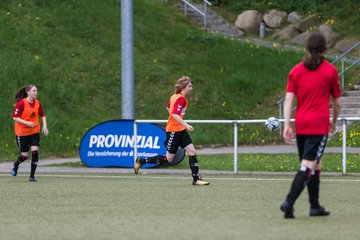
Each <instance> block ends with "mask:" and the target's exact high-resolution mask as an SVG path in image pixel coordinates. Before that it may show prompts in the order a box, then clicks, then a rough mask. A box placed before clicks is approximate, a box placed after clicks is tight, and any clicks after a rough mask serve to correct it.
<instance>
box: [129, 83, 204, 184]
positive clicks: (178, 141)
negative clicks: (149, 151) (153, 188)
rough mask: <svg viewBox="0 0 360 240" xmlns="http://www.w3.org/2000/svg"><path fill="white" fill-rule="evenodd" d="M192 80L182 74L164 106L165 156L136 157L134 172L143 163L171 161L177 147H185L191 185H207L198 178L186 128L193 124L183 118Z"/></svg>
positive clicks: (193, 148)
mask: <svg viewBox="0 0 360 240" xmlns="http://www.w3.org/2000/svg"><path fill="white" fill-rule="evenodd" d="M192 84H193V81H192V80H191V78H189V77H186V76H183V77H181V78H180V79H179V80H178V81H177V83H176V84H175V93H174V94H173V95H172V96H171V97H170V100H169V102H168V104H167V106H166V109H167V110H168V112H169V118H168V121H167V124H166V140H165V145H166V156H162V155H157V156H153V157H150V158H137V159H136V163H135V166H134V172H135V174H138V172H139V169H140V168H141V166H142V165H143V164H145V163H152V164H164V163H166V162H171V161H172V160H173V159H174V157H175V154H176V152H177V150H178V148H179V147H182V148H184V149H185V151H186V152H187V154H188V155H189V165H190V169H191V173H192V177H193V185H196V186H202V185H209V184H210V183H209V182H206V181H204V180H202V179H200V178H199V164H198V160H197V158H196V150H195V147H194V145H193V143H192V140H191V138H190V136H189V134H188V133H187V131H186V130H189V131H190V132H192V131H194V128H193V126H191V125H190V124H188V123H187V122H186V121H185V120H184V119H183V118H184V116H185V112H186V109H187V107H188V100H187V99H186V95H188V94H189V93H190V92H191V91H192Z"/></svg>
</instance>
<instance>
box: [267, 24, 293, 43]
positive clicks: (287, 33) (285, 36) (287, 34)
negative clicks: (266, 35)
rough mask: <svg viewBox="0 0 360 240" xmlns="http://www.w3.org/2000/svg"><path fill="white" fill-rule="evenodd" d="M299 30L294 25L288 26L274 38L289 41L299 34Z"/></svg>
mask: <svg viewBox="0 0 360 240" xmlns="http://www.w3.org/2000/svg"><path fill="white" fill-rule="evenodd" d="M299 33H300V32H299V30H297V28H296V27H295V26H294V25H289V26H286V27H285V28H283V29H280V30H278V31H276V32H275V33H274V34H273V35H272V37H273V38H274V39H277V40H280V41H289V40H291V39H293V38H294V37H295V36H297V35H298V34H299Z"/></svg>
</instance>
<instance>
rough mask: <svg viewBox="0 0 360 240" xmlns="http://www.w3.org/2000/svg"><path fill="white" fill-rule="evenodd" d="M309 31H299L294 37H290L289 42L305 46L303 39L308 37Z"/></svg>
mask: <svg viewBox="0 0 360 240" xmlns="http://www.w3.org/2000/svg"><path fill="white" fill-rule="evenodd" d="M310 33H311V31H306V32H304V33H301V34H299V35H297V36H296V37H294V38H293V39H291V42H292V43H294V44H297V45H301V46H305V41H306V39H307V38H308V36H309V35H310Z"/></svg>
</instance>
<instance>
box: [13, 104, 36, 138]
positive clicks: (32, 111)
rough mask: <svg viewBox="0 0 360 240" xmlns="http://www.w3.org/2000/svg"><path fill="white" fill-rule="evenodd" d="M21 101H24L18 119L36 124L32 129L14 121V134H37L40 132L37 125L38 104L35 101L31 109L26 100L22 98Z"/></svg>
mask: <svg viewBox="0 0 360 240" xmlns="http://www.w3.org/2000/svg"><path fill="white" fill-rule="evenodd" d="M23 101H24V110H23V112H22V113H21V116H20V118H21V119H22V120H25V121H28V122H33V123H36V126H35V127H33V128H32V127H29V126H27V125H25V124H22V123H19V122H16V121H15V134H16V136H28V135H31V134H35V133H39V132H40V124H39V108H40V102H39V101H38V100H36V99H35V104H34V107H31V106H30V103H29V102H28V101H27V100H26V98H24V99H23Z"/></svg>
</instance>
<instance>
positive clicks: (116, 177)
mask: <svg viewBox="0 0 360 240" xmlns="http://www.w3.org/2000/svg"><path fill="white" fill-rule="evenodd" d="M9 176H11V175H9V174H4V173H0V177H9ZM18 176H20V177H25V176H26V177H27V175H24V174H19V175H18ZM37 176H38V177H58V178H109V179H110V178H113V179H134V178H139V179H167V180H169V179H170V180H176V179H190V178H191V177H185V176H184V177H181V176H173V175H172V176H144V175H140V176H126V175H125V176H124V175H92V174H91V175H90V174H89V175H83V174H79V175H76V174H44V175H43V174H38V175H37ZM330 178H331V177H330ZM206 179H209V180H210V179H212V180H225V181H292V180H293V177H287V178H286V177H284V178H275V177H264V178H259V177H254V178H252V177H246V178H244V177H227V178H224V177H206ZM321 181H324V182H360V179H338V178H337V179H329V177H326V176H325V177H322V178H321Z"/></svg>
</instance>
